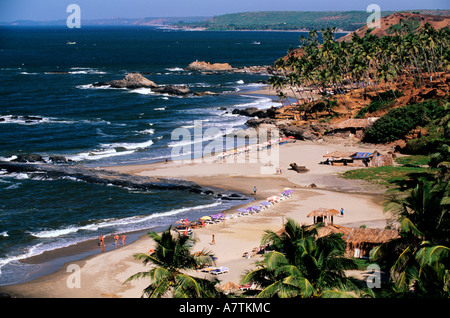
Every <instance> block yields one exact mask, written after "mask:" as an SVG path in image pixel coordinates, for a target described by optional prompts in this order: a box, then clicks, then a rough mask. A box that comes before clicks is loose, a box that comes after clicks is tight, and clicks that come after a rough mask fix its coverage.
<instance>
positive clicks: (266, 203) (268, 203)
mask: <svg viewBox="0 0 450 318" xmlns="http://www.w3.org/2000/svg"><path fill="white" fill-rule="evenodd" d="M271 204H272V203H270V202H267V201H263V202H261V205H271Z"/></svg>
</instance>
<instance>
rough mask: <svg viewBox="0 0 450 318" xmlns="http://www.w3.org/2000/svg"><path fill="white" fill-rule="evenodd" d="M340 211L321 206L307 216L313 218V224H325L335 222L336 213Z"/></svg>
mask: <svg viewBox="0 0 450 318" xmlns="http://www.w3.org/2000/svg"><path fill="white" fill-rule="evenodd" d="M338 214H339V211H338V210H336V209H325V208H319V209H316V210H312V211H311V212H309V214H308V215H307V217H312V218H313V224H316V223H323V224H324V225H325V226H327V225H329V224H333V218H334V215H338Z"/></svg>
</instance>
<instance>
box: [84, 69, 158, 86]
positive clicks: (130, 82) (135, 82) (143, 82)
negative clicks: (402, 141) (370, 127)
mask: <svg viewBox="0 0 450 318" xmlns="http://www.w3.org/2000/svg"><path fill="white" fill-rule="evenodd" d="M92 85H93V86H108V85H109V86H111V87H112V88H129V89H136V88H158V87H159V85H157V84H156V83H155V82H153V81H151V80H149V79H148V78H145V77H144V76H142V75H141V74H139V73H128V74H127V75H126V76H125V78H124V79H121V80H113V81H108V82H99V83H94V84H92Z"/></svg>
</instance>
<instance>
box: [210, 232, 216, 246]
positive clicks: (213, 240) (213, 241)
mask: <svg viewBox="0 0 450 318" xmlns="http://www.w3.org/2000/svg"><path fill="white" fill-rule="evenodd" d="M211 245H216V238H215V237H214V234H213V235H212V241H211Z"/></svg>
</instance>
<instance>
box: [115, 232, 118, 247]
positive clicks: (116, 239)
mask: <svg viewBox="0 0 450 318" xmlns="http://www.w3.org/2000/svg"><path fill="white" fill-rule="evenodd" d="M114 244H115V245H116V246H118V245H119V235H118V234H116V235H115V236H114Z"/></svg>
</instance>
